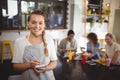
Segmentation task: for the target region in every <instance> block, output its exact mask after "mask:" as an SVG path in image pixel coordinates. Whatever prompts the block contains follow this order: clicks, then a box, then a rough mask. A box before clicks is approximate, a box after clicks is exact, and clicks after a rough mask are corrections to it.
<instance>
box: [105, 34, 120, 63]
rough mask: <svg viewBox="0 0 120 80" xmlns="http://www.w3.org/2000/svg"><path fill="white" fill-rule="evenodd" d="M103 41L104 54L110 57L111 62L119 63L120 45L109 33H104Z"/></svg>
mask: <svg viewBox="0 0 120 80" xmlns="http://www.w3.org/2000/svg"><path fill="white" fill-rule="evenodd" d="M105 42H106V46H105V50H106V54H107V57H108V58H110V59H111V64H120V45H119V44H118V43H116V42H115V41H114V37H113V35H112V34H111V33H107V34H106V35H105Z"/></svg>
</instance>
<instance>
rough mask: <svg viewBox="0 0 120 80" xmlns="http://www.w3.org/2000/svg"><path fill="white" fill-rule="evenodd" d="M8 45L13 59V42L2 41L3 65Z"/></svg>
mask: <svg viewBox="0 0 120 80" xmlns="http://www.w3.org/2000/svg"><path fill="white" fill-rule="evenodd" d="M6 45H8V46H9V49H10V55H11V57H12V58H13V49H12V41H10V40H5V41H2V47H1V48H2V49H1V51H2V52H1V53H2V56H1V63H3V58H4V50H5V46H6Z"/></svg>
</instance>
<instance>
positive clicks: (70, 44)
mask: <svg viewBox="0 0 120 80" xmlns="http://www.w3.org/2000/svg"><path fill="white" fill-rule="evenodd" d="M74 35H75V33H74V31H73V30H69V31H68V33H67V37H66V38H64V39H62V40H61V41H60V44H59V45H58V52H59V54H60V56H61V57H63V56H64V57H65V56H66V57H67V53H68V52H69V51H70V50H72V51H75V52H76V50H77V41H76V40H75V39H74Z"/></svg>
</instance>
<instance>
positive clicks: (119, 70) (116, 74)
mask: <svg viewBox="0 0 120 80" xmlns="http://www.w3.org/2000/svg"><path fill="white" fill-rule="evenodd" d="M86 65H87V66H86V67H87V68H86V70H87V71H85V72H86V74H87V75H88V77H89V80H120V65H113V64H110V66H107V65H106V62H101V61H100V60H90V61H87V62H86ZM91 72H92V73H91ZM90 73H91V74H90ZM91 76H94V77H91Z"/></svg>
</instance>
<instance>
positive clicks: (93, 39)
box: [87, 32, 100, 59]
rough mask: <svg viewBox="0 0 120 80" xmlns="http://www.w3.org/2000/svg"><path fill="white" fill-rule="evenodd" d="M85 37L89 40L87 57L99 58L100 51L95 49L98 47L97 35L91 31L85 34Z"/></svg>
mask: <svg viewBox="0 0 120 80" xmlns="http://www.w3.org/2000/svg"><path fill="white" fill-rule="evenodd" d="M87 39H88V40H89V41H88V43H87V53H88V56H87V57H88V59H100V53H99V52H98V51H97V49H99V48H100V43H99V42H98V38H97V35H96V34H95V33H93V32H91V33H89V34H88V35H87Z"/></svg>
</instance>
